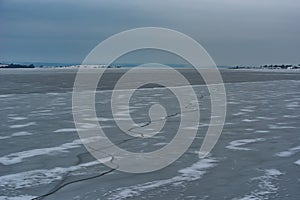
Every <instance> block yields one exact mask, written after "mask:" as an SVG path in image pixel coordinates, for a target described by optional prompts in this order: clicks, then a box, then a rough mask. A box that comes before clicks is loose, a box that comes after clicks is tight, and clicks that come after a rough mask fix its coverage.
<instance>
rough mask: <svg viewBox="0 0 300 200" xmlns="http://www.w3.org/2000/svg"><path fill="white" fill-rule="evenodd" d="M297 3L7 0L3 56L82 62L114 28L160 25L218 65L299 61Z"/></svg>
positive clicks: (1, 15)
mask: <svg viewBox="0 0 300 200" xmlns="http://www.w3.org/2000/svg"><path fill="white" fill-rule="evenodd" d="M299 8H300V2H299V1H297V0H286V1H274V0H260V1H259V0H245V1H240V0H187V1H179V0H165V1H158V0H152V1H139V0H132V1H129V0H101V1H98V0H87V1H83V0H78V1H74V0H65V1H60V0H44V1H38V0H2V1H0V25H1V31H0V44H1V45H0V61H29V62H30V61H42V62H81V60H82V59H84V57H85V55H86V54H87V53H88V52H89V51H90V50H91V49H92V48H93V47H94V46H95V45H97V44H98V43H99V42H100V41H102V40H104V39H105V38H107V37H109V36H110V35H112V34H115V33H118V32H120V31H124V30H127V29H130V28H135V27H143V26H160V27H166V28H171V29H175V30H178V31H181V32H183V33H185V34H187V35H189V36H191V37H193V38H194V39H196V40H197V41H198V42H200V43H201V44H202V45H203V46H204V47H205V48H206V49H207V51H208V52H209V53H210V54H211V56H212V57H213V58H214V60H215V61H216V63H217V64H219V65H235V64H264V63H294V64H296V63H298V62H300V61H299V57H298V55H297V52H299V50H298V48H299V45H300V40H299V39H300V38H299V35H300V28H299V26H297V23H298V21H299V19H300V13H299ZM133 58H134V57H132V59H133Z"/></svg>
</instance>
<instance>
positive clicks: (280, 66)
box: [230, 64, 300, 69]
mask: <svg viewBox="0 0 300 200" xmlns="http://www.w3.org/2000/svg"><path fill="white" fill-rule="evenodd" d="M258 68H260V69H300V64H299V65H298V66H296V65H261V66H259V67H253V66H235V67H231V68H230V69H258Z"/></svg>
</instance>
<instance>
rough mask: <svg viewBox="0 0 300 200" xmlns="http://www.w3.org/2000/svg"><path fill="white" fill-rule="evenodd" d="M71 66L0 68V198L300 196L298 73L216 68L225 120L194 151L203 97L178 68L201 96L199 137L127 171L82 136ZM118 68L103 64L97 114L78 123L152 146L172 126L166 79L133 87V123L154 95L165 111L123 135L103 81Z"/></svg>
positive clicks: (174, 118) (204, 119) (129, 146)
mask: <svg viewBox="0 0 300 200" xmlns="http://www.w3.org/2000/svg"><path fill="white" fill-rule="evenodd" d="M75 72H76V71H75V70H55V69H49V70H37V69H34V70H26V71H24V70H1V71H0V83H1V88H0V110H1V114H0V118H1V124H0V144H1V145H0V200H2V199H3V200H4V199H5V200H6V199H7V200H10V199H11V200H23V199H24V200H25V199H34V198H37V197H40V196H41V197H42V198H39V199H74V200H77V199H87V200H92V199H128V198H130V199H189V200H190V199H243V200H248V199H295V200H296V199H298V198H299V196H300V191H299V186H300V133H299V130H300V124H299V121H300V89H299V88H300V73H289V72H280V73H279V72H278V73H275V72H259V71H256V72H253V71H239V70H237V71H234V70H223V71H222V72H221V74H222V76H223V79H224V80H225V83H226V84H225V87H226V93H227V117H226V123H225V126H224V129H223V132H222V135H221V137H220V139H219V141H218V143H217V145H216V146H215V148H214V149H213V151H212V152H211V153H210V155H209V156H208V157H206V158H205V159H199V158H198V151H199V148H200V146H201V143H202V141H203V137H204V134H205V132H206V130H207V127H208V123H209V118H210V96H209V93H208V91H207V88H206V87H205V86H203V85H201V84H202V83H203V81H202V80H201V79H200V78H199V77H198V76H196V75H194V72H193V71H192V70H182V73H183V74H185V76H187V77H188V78H190V80H191V83H192V84H193V85H194V86H193V88H194V90H195V92H196V94H197V96H198V99H199V103H200V111H201V121H200V126H199V127H189V128H190V129H198V133H197V137H196V138H195V140H194V142H193V144H192V145H191V147H190V148H189V149H188V151H187V152H186V153H185V154H184V155H183V156H181V157H180V158H179V159H178V160H177V161H176V162H174V163H173V164H171V165H170V166H168V167H166V168H164V169H162V170H159V171H155V172H151V173H145V174H129V173H124V172H119V171H117V170H111V169H110V168H108V167H107V166H105V165H103V164H101V163H99V162H98V161H96V160H95V159H94V158H93V157H92V156H91V155H90V154H89V152H87V150H86V149H85V147H84V146H83V145H82V143H81V141H80V139H79V137H78V134H77V132H76V129H75V125H74V121H73V116H72V86H73V82H74V77H75V74H76V73H75ZM123 72H124V70H111V71H109V72H108V74H107V76H108V78H107V80H106V79H105V80H104V84H103V87H102V88H100V89H102V90H99V91H98V92H97V93H96V109H97V114H99V117H98V118H96V119H95V118H91V117H90V116H86V123H85V124H82V129H89V128H92V127H91V126H92V124H91V123H89V121H94V120H96V121H98V122H99V123H100V125H101V126H102V128H103V129H104V130H105V131H106V133H107V135H108V137H109V138H110V139H111V140H112V141H113V142H114V143H115V144H118V145H119V146H120V147H121V148H124V149H126V150H129V151H133V152H145V151H153V150H156V149H159V148H161V147H162V146H164V145H166V144H167V143H168V142H169V141H170V140H171V139H172V138H173V136H174V135H173V133H174V130H176V128H178V127H177V126H178V122H179V120H180V118H181V116H180V114H178V110H179V105H178V102H177V101H176V98H175V97H174V96H173V95H172V94H170V92H169V91H168V90H167V89H164V88H159V89H155V90H154V89H141V90H139V91H137V92H136V98H133V105H132V106H133V107H132V109H131V111H132V113H131V114H132V115H133V116H135V117H136V120H137V122H139V123H145V122H147V121H149V116H148V115H147V114H148V112H147V109H148V108H149V106H150V105H153V104H155V103H161V104H163V105H164V106H165V108H166V110H167V112H168V114H169V115H170V116H171V117H169V118H168V119H167V121H166V123H165V127H164V128H163V129H162V131H161V132H160V133H158V134H157V135H155V137H153V138H151V139H147V138H136V139H130V136H128V135H124V134H122V131H121V130H120V129H118V128H117V126H116V124H115V122H114V121H113V119H112V116H111V113H110V110H109V108H110V95H111V90H109V89H111V83H113V80H114V79H116V78H118V77H120V76H121V75H122V73H123ZM174 86H177V85H176V83H175V82H174ZM150 87H151V86H150ZM174 113H177V114H176V115H172V114H174ZM120 118H122V113H120ZM124 120H126V119H124ZM145 128H147V127H145ZM142 131H143V129H141V130H139V132H142ZM148 131H149V130H148ZM43 195H46V196H43Z"/></svg>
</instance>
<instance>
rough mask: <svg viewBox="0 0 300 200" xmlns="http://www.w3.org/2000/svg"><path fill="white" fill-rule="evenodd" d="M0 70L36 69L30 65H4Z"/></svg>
mask: <svg viewBox="0 0 300 200" xmlns="http://www.w3.org/2000/svg"><path fill="white" fill-rule="evenodd" d="M0 68H35V66H34V65H33V64H30V65H21V64H13V63H11V64H9V65H2V66H1V67H0Z"/></svg>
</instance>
